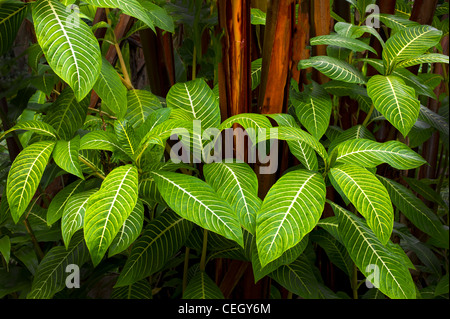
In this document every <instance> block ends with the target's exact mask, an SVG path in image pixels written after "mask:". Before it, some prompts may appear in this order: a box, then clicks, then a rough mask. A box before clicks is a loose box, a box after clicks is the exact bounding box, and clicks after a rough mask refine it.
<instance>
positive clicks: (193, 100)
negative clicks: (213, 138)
mask: <svg viewBox="0 0 450 319" xmlns="http://www.w3.org/2000/svg"><path fill="white" fill-rule="evenodd" d="M166 102H167V107H170V108H172V109H174V110H176V109H182V110H183V111H185V112H186V113H187V114H190V115H192V117H193V118H194V119H196V120H200V121H201V126H202V128H203V129H207V128H209V127H218V126H219V124H220V109H219V103H218V101H217V100H216V98H215V96H214V92H213V91H212V90H211V88H210V87H209V86H208V84H206V82H205V80H203V79H196V80H193V81H189V82H185V83H177V84H175V85H173V86H172V87H171V88H170V90H169V92H168V93H167V97H166Z"/></svg>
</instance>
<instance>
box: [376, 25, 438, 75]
mask: <svg viewBox="0 0 450 319" xmlns="http://www.w3.org/2000/svg"><path fill="white" fill-rule="evenodd" d="M441 36H442V32H441V31H439V30H437V29H435V28H433V27H430V26H427V25H421V26H416V27H409V28H406V29H404V30H402V31H400V32H397V33H395V34H394V35H393V36H391V37H390V38H389V39H388V40H387V41H386V47H385V49H384V50H383V60H384V65H385V69H386V72H387V73H386V74H387V75H389V74H390V73H391V72H392V70H393V69H394V68H395V66H396V65H397V64H398V63H399V62H402V61H404V60H408V59H411V58H415V57H417V56H419V55H421V54H423V53H425V52H426V51H427V50H428V49H429V48H432V47H434V46H435V45H437V44H438V43H439V41H440V40H441Z"/></svg>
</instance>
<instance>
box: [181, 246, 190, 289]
mask: <svg viewBox="0 0 450 319" xmlns="http://www.w3.org/2000/svg"><path fill="white" fill-rule="evenodd" d="M189 252H190V248H189V247H186V251H185V253H184V267H183V293H184V291H185V290H186V286H187V274H188V269H189Z"/></svg>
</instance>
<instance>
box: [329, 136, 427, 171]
mask: <svg viewBox="0 0 450 319" xmlns="http://www.w3.org/2000/svg"><path fill="white" fill-rule="evenodd" d="M335 152H336V162H337V163H348V164H355V165H359V166H362V167H375V166H378V165H380V164H382V163H387V164H389V165H390V166H392V167H394V168H396V169H400V170H407V169H413V168H417V167H419V166H421V165H423V164H425V163H426V161H425V160H424V159H423V158H422V156H420V155H419V154H417V153H416V152H414V151H413V150H411V149H410V148H409V147H408V146H406V145H405V144H403V143H401V142H399V141H389V142H385V143H379V142H375V141H372V140H368V139H355V140H349V141H345V142H343V143H341V144H339V145H338V146H337V147H336V148H335Z"/></svg>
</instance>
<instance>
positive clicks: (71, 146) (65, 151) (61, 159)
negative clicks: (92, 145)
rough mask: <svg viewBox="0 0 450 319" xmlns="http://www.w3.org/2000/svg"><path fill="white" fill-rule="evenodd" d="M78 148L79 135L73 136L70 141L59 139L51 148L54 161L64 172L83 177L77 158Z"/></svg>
mask: <svg viewBox="0 0 450 319" xmlns="http://www.w3.org/2000/svg"><path fill="white" fill-rule="evenodd" d="M79 148H80V136H79V135H77V136H75V137H74V138H73V139H72V140H70V141H63V140H59V141H57V142H56V145H55V149H54V150H53V159H54V160H55V163H56V164H57V165H58V166H59V167H61V168H62V169H63V170H65V171H66V172H68V173H70V174H73V175H75V176H78V177H79V178H81V179H84V175H83V172H82V170H81V166H80V163H79V159H78V150H79Z"/></svg>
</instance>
